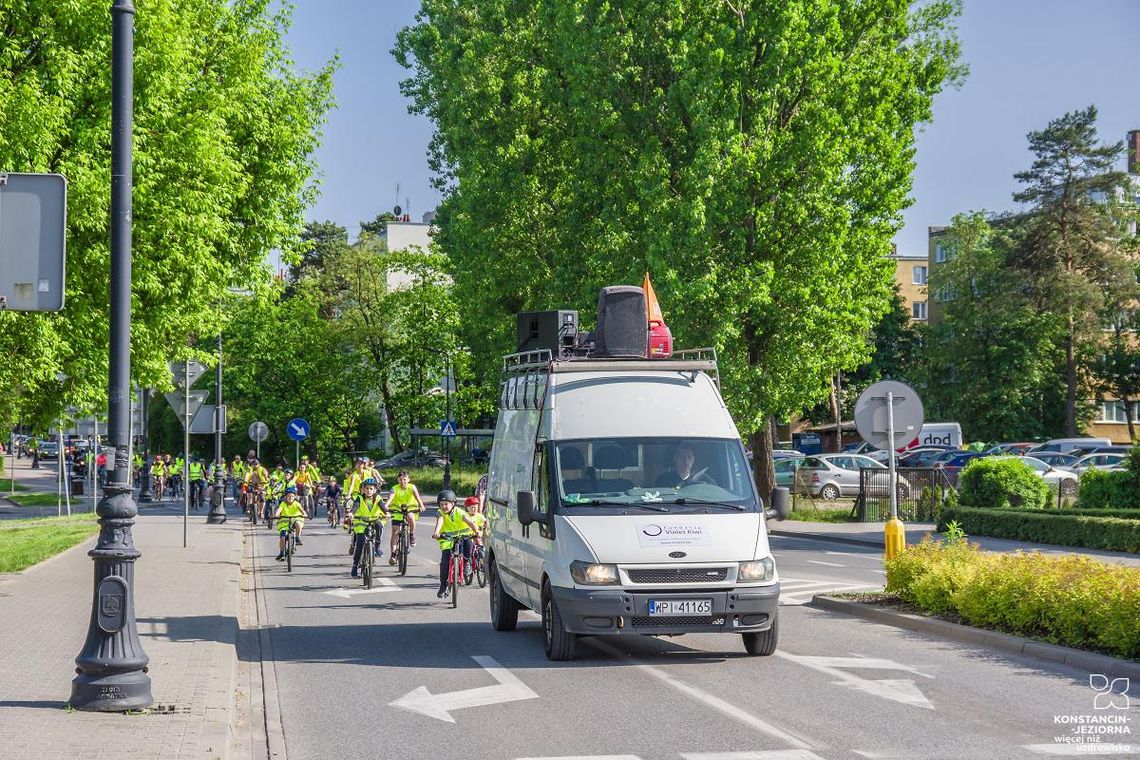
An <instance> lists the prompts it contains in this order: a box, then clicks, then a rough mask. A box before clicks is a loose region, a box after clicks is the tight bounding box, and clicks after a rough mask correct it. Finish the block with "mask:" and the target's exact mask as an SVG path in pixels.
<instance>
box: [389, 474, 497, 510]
mask: <svg viewBox="0 0 1140 760" xmlns="http://www.w3.org/2000/svg"><path fill="white" fill-rule="evenodd" d="M398 474H399V470H381V472H380V475H381V476H383V478H384V480H385V481H386V482H387V483H388V485H386V486H385V488H390V487H391V484H392V483H395V482H396V476H397V475H398ZM408 474H409V475H410V476H411V481H412V482H413V483H415V484H416V487H417V488H419V489H420V496H422V497H423V499H424V501H432V500H434V499H435V495H436V494H437V493H439V492H440V491H442V490H443V468H442V467H413V468H411V469H409V470H408ZM486 474H487V469H486V468H485V467H484V468H477V467H467V466H462V467H461V466H457V465H453V466H452V468H451V490H452V491H455V493H456V494H458V496H459V498H460V499H461V500H462V499H464V498H466V497H468V496H473V495H474V494H475V486H477V485H479V478H481V477H483V476H484V475H486Z"/></svg>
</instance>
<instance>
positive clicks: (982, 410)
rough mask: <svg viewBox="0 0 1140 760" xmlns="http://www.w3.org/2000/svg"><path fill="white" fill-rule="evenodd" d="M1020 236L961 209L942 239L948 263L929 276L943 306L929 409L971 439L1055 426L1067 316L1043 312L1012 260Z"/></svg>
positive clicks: (929, 363)
mask: <svg viewBox="0 0 1140 760" xmlns="http://www.w3.org/2000/svg"><path fill="white" fill-rule="evenodd" d="M1015 240H1016V236H1015V235H1011V234H1009V232H1008V230H995V228H994V227H993V226H991V225H990V224H989V223H988V222H987V221H986V219H985V218H984V216H983V214H981V213H972V214H962V215H959V216H956V217H955V218H954V221H953V224H952V225H951V227H950V230H949V232H948V233H947V235H946V238H945V240H944V242H943V245H944V246H945V247H946V249H947V251H948V253H949V260H948V261H947V262H946V263H945V264H942V265H940V266H939V267H937V268H936V269H935V270H934V272H933V273H932V274H931V276H930V281H929V285H928V287H929V292H930V293H931V294H938V297H939V298H940V300H942V301H943V303H944V310H943V318H942V320H941V321H940V322H938V323H936V324H933V325H931V327H930V329H929V330H928V335H927V345H926V373H927V377H926V392H925V401H926V403H927V408H928V412H927V414H928V416H930V417H932V418H945V419H951V420H958V421H960V422H961V424H962V433H963V435H964V436H965V437H966V438H967V439H970V440H982V441H994V440H1023V439H1030V438H1038V437H1041V436H1043V435H1046V434H1048V433H1052V432H1055V430H1053V429H1051V428H1050V427H1049V424H1048V418H1047V415H1046V414H1045V413H1044V409H1043V408H1044V407H1047V406H1049V404H1048V403H1046V399H1050V398H1052V399H1058V398H1060V387H1059V383H1058V377H1059V376H1058V374H1057V372H1056V368H1057V362H1056V357H1057V346H1058V345H1059V341H1060V339H1061V336H1062V329H1061V322H1060V320H1059V319H1058V317H1057V316H1056V315H1053V314H1049V313H1042V312H1040V311H1039V310H1038V309H1037V307H1036V304H1035V303H1034V301H1033V298H1032V295H1031V293H1032V289H1031V288H1030V287H1029V286H1028V282H1027V278H1026V276H1025V274H1024V273H1023V272H1021V271H1019V270H1017V269H1016V268H1014V267H1012V266H1010V264H1009V258H1010V257H1011V256H1012V255H1013V254H1012V253H1011V250H1017V244H1016V242H1014V241H1015Z"/></svg>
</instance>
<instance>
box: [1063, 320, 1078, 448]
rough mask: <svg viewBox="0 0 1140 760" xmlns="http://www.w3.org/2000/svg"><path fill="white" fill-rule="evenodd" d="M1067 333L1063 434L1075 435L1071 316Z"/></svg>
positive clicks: (1075, 389)
mask: <svg viewBox="0 0 1140 760" xmlns="http://www.w3.org/2000/svg"><path fill="white" fill-rule="evenodd" d="M1068 327H1069V333H1068V335H1066V336H1065V435H1067V436H1070V437H1073V436H1076V435H1077V358H1076V350H1075V346H1074V343H1075V342H1076V336H1074V335H1073V332H1074V330H1075V327H1074V325H1073V317H1072V315H1070V316H1069V324H1068Z"/></svg>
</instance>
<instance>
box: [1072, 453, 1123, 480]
mask: <svg viewBox="0 0 1140 760" xmlns="http://www.w3.org/2000/svg"><path fill="white" fill-rule="evenodd" d="M1127 459H1128V455H1127V454H1113V453H1108V454H1101V453H1097V454H1086V455H1085V456H1083V457H1081V458H1080V459H1078V460H1077V461H1076V462H1074V463H1073V464H1071V465H1069V466H1068V467H1064V468H1062V469H1066V470H1071V471H1073V472H1075V473H1077V475H1080V474H1081V473H1082V472H1084V471H1085V470H1087V469H1089V468H1090V467H1096V468H1098V469H1102V470H1104V469H1108V468H1110V467H1120V466H1122V465H1123V464H1124V463H1125V461H1127Z"/></svg>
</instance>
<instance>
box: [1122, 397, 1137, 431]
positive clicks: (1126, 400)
mask: <svg viewBox="0 0 1140 760" xmlns="http://www.w3.org/2000/svg"><path fill="white" fill-rule="evenodd" d="M1120 401H1121V403H1123V404H1124V421H1125V422H1127V423H1128V442H1129V443H1131V444H1135V443H1136V425H1135V423H1133V421H1132V399H1131V398H1130V397H1129V396H1128V394H1127V393H1124V394H1121V397H1120Z"/></svg>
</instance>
